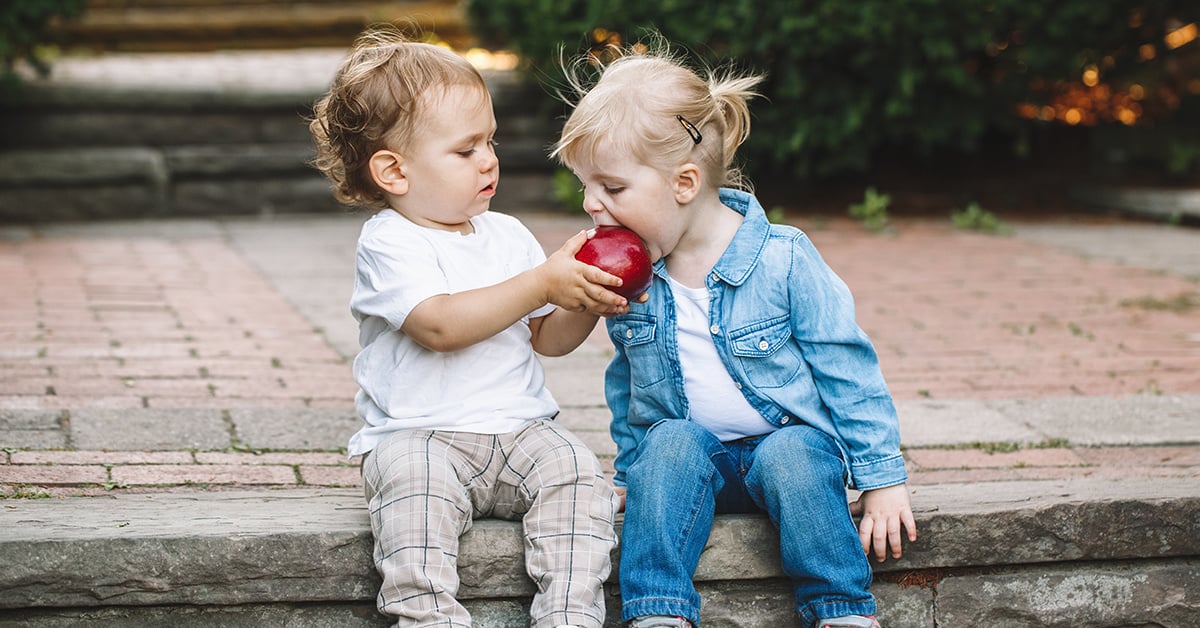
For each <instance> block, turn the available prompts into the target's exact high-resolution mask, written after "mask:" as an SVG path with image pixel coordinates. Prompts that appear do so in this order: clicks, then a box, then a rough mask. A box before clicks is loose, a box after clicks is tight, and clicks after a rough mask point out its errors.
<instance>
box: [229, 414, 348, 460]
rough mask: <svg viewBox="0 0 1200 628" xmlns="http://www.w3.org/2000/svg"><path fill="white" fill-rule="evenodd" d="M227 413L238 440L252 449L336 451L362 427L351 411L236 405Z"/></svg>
mask: <svg viewBox="0 0 1200 628" xmlns="http://www.w3.org/2000/svg"><path fill="white" fill-rule="evenodd" d="M229 416H230V418H231V419H232V421H233V425H234V430H235V433H236V434H237V437H238V439H239V440H240V441H241V443H242V444H243V445H245V446H247V447H250V448H252V449H266V450H273V449H275V450H277V449H283V450H287V449H300V450H323V451H337V450H340V449H345V448H346V444H347V443H348V442H349V441H350V437H351V436H353V435H354V433H355V432H356V431H358V429H359V428H360V427H361V426H362V421H361V420H360V419H359V418H358V416H357V415H355V414H354V413H353V411H341V412H339V411H336V410H316V409H305V408H297V409H291V408H283V409H279V408H256V409H244V408H236V409H233V410H231V411H230V412H229Z"/></svg>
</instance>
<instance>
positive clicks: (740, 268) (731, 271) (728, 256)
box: [713, 188, 771, 286]
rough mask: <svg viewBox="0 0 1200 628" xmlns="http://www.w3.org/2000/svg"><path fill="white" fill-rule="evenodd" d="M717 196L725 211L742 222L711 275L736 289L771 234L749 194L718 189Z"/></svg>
mask: <svg viewBox="0 0 1200 628" xmlns="http://www.w3.org/2000/svg"><path fill="white" fill-rule="evenodd" d="M720 195H721V202H722V203H724V204H725V206H726V207H729V208H730V209H732V210H734V211H736V212H737V213H739V214H742V215H743V216H745V218H744V219H743V220H742V226H740V227H738V230H737V233H736V234H734V236H733V241H732V242H730V243H729V247H728V248H726V249H725V253H724V254H723V255H722V256H721V259H719V260H717V265H716V266H715V267H713V272H714V273H716V275H717V276H718V277H720V278H721V280H722V281H724V282H726V283H729V284H732V285H735V286H740V285H742V282H744V281H746V278H747V277H749V276H750V271H752V270H754V267H755V265H757V264H758V258H759V257H760V256H761V255H762V251H763V247H765V246H766V243H767V237H768V236H769V235H770V232H771V223H770V221H768V220H767V214H766V212H765V211H763V208H762V205H760V204H759V203H758V199H757V198H755V197H754V195H753V194H750V193H749V192H743V191H741V190H733V189H729V188H721V190H720Z"/></svg>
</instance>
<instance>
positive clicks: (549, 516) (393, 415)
mask: <svg viewBox="0 0 1200 628" xmlns="http://www.w3.org/2000/svg"><path fill="white" fill-rule="evenodd" d="M310 129H311V131H312V133H313V136H314V138H315V139H316V143H317V159H316V161H315V164H316V165H317V167H318V168H320V169H321V170H322V171H323V172H324V173H325V174H326V175H327V176H328V177H329V179H330V180H331V181H333V183H334V186H335V189H334V194H335V196H337V198H338V199H339V200H341V201H343V202H346V203H352V204H359V205H365V206H368V207H371V208H373V209H375V210H377V213H376V214H375V215H374V216H373V217H371V218H370V219H369V220H368V221H367V222H366V223H365V224H364V226H363V229H362V234H361V236H360V238H359V242H358V247H357V252H356V255H357V258H356V279H355V286H354V292H353V296H352V298H351V311H352V313H353V314H354V317H355V318H356V319H357V320H358V322H359V339H360V344H361V345H362V351H361V352H360V353H359V355H358V357H357V358H356V359H355V362H354V376H355V380H356V381H357V382H358V384H359V387H360V390H359V392H358V395H357V399H356V406H357V409H358V412H359V414H360V416H361V417H362V419H363V422H364V426H363V428H362V429H361V430H360V431H359V432H358V433H357V434H355V435H354V436H353V438H351V440H350V454H351V455H360V454H361V455H363V456H364V459H363V483H364V487H365V492H366V497H367V501H368V506H369V511H370V518H371V529H372V532H373V533H374V537H375V549H374V558H375V564H376V567H377V569H378V570H379V573H380V575H381V576H382V578H383V583H382V586H381V588H380V591H379V596H378V600H377V602H378V607H379V610H380V612H382V613H384V614H385V615H388V616H390V617H392V618H394V619H395V621H396V622H397V625H400V626H427V625H439V626H446V625H450V626H469V625H470V624H471V617H470V614H469V613H468V612H467V611H466V609H465V608H463V606H462V605H461V604H460V603H459V602H458V601H457V599H456V597H457V593H458V586H459V579H458V573H457V566H456V562H455V561H456V557H457V554H458V540H459V536H460V535H461V534H462V533H464V532H466V531H467V530H468V529H469V528H470V527H471V522H472V520H473V519H474V518H477V517H500V518H505V519H519V520H522V521H523V523H524V530H525V534H526V537H527V538H526V552H525V556H526V567H527V570H528V572H529V576H530V577H531V578H532V579H533V580H534V581H535V582H536V583H537V588H538V591H539V592H538V594H537V595H535V596H534V601H533V605H532V608H531V609H530V614H531V618H532V625H534V626H539V627H543V626H545V627H553V626H567V625H571V626H590V627H599V626H601V625H602V624H603V623H604V612H605V608H604V595H603V590H602V583H603V582H604V580H605V578H607V577H608V574H609V571H610V569H611V564H610V559H609V554H610V552H611V551H612V549H613V548H614V547H615V545H616V537H615V534H614V531H613V518H614V516H615V513H616V511H617V507H618V499H617V497H616V496H615V494H614V492H613V489H612V486H611V484H610V483H609V481H608V479H607V478H605V477H604V475H603V473H602V470H601V467H600V463H599V461H598V460H597V459H596V456H595V454H594V453H592V452H591V451H590V450H588V448H587V447H586V446H585V445H584V444H583V443H582V442H581V441H580V440H579V439H578V438H576V437H575V436H574V435H573V434H571V433H570V432H569V431H567V430H566V429H564V428H563V427H561V426H559V425H557V424H556V423H555V422H554V421H553V419H554V417H555V416H556V415H557V414H558V406H557V404H556V403H555V401H554V398H553V397H552V396H551V395H550V393H549V392H548V391H547V390H546V388H545V386H544V376H543V371H542V366H541V364H540V363H539V361H538V359H537V357H536V356H535V355H534V352H535V351H536V352H538V353H541V354H544V355H562V354H565V353H567V352H569V351H571V350H573V349H575V348H576V347H577V346H579V344H580V343H581V342H583V340H584V339H585V338H586V337H587V336H588V334H589V333H590V332H591V330H592V328H593V327H594V326H595V324H596V321H597V320H598V318H599V316H603V315H614V314H621V313H625V312H627V311H628V309H629V308H628V302H627V301H626V299H624V298H623V297H621V296H619V295H617V294H616V293H614V292H611V291H610V290H608V288H607V286H617V285H619V284H620V280H619V279H618V278H616V277H614V276H612V275H609V274H608V273H605V272H603V271H601V270H600V269H598V268H595V267H592V266H589V265H587V264H583V263H581V262H578V261H576V260H575V259H574V254H575V253H576V252H577V251H578V250H579V248H580V247H581V246H582V245H583V243H584V242H585V241H586V238H587V236H586V234H585V233H584V232H581V233H579V234H577V235H576V236H574V237H572V238H571V239H570V240H568V241H567V242H566V244H564V245H563V247H562V248H561V249H559V250H558V251H557V252H555V253H554V254H552V255H550V256H549V258H547V257H546V255H545V253H544V252H543V251H542V248H541V246H540V245H539V244H538V242H537V240H535V239H534V237H533V235H532V234H531V233H530V232H529V230H528V229H526V228H525V227H524V226H523V225H522V224H521V223H520V222H519V221H517V220H516V219H515V218H512V217H509V216H505V215H502V214H496V213H489V212H488V209H489V206H490V204H491V199H492V197H493V196H494V195H495V193H496V184H497V181H498V177H499V165H498V161H497V159H496V154H495V151H494V145H495V142H494V141H493V136H494V134H495V132H496V120H495V116H494V114H493V111H492V101H491V97H490V95H489V94H488V90H487V86H486V85H485V83H484V81H483V78H482V77H481V76H480V74H479V73H478V72H477V71H476V70H475V69H474V68H473V67H471V66H470V65H469V64H468V63H466V62H465V61H464V60H463V59H462V58H460V57H459V56H457V55H455V54H454V53H452V52H450V51H447V50H444V49H442V48H438V47H436V46H432V45H429V44H422V43H414V42H409V41H405V40H404V39H403V37H401V36H399V35H397V34H395V33H394V32H390V31H378V30H377V31H372V32H369V33H367V34H366V35H364V36H363V37H362V38H360V39H359V41H358V42H357V43H356V45H355V48H354V50H352V51H351V54H350V56H349V58H348V59H347V60H346V62H345V63H344V65H343V66H342V68H341V69H340V70H339V72H338V74H337V76H336V77H335V79H334V81H333V84H332V86H331V88H330V91H329V93H328V94H327V95H326V96H325V97H323V98H322V99H321V100H319V101H318V102H317V103H316V106H315V109H314V118H313V121H312V123H311V124H310Z"/></svg>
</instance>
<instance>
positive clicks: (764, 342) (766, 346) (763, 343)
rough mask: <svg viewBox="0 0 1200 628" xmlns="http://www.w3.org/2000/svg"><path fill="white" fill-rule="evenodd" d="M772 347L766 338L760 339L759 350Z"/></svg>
mask: <svg viewBox="0 0 1200 628" xmlns="http://www.w3.org/2000/svg"><path fill="white" fill-rule="evenodd" d="M770 348H771V345H769V344H767V341H766V340H759V341H758V350H759V351H766V350H767V349H770Z"/></svg>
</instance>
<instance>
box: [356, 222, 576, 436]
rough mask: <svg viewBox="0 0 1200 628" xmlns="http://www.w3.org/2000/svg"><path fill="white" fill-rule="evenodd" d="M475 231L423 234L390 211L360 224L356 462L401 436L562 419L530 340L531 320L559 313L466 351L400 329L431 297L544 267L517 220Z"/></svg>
mask: <svg viewBox="0 0 1200 628" xmlns="http://www.w3.org/2000/svg"><path fill="white" fill-rule="evenodd" d="M471 224H472V225H473V226H474V228H475V230H474V233H472V234H469V235H462V234H459V233H457V232H452V231H441V230H437V229H430V228H427V227H421V226H418V225H416V224H414V223H412V222H410V221H409V220H408V219H406V218H404V217H403V216H401V215H400V214H398V213H396V212H394V211H392V210H390V209H389V210H383V211H381V212H379V213H378V214H376V215H375V216H373V217H372V218H371V219H370V220H368V221H367V222H366V224H364V225H363V228H362V233H361V234H360V235H359V239H358V249H357V253H356V264H355V267H356V268H355V273H356V278H355V283H354V293H353V295H352V296H351V298H350V311H351V313H352V314H353V315H354V317H355V318H356V319H357V320H358V322H359V344H360V345H361V346H362V351H360V352H359V354H358V357H357V358H355V360H354V379H355V381H356V382H357V383H358V385H359V392H358V395H357V397H356V398H355V405H356V407H357V410H358V414H359V416H360V417H362V419H363V422H364V423H365V424H366V425H364V426H363V428H362V429H361V430H359V431H358V433H356V434H355V435H354V436H353V437H351V439H350V452H349V453H350V455H352V456H354V455H358V454H362V453H366V452H368V451H371V450H372V449H374V448H375V446H376V445H378V444H379V442H380V441H381V440H382V439H383V438H384V437H385V436H386V435H387V434H389V433H391V432H394V431H397V430H409V429H438V430H448V431H458V432H474V433H480V434H502V433H507V432H512V431H515V430H516V429H518V428H520V427H521V426H522V425H523V424H525V423H526V422H528V421H530V420H534V419H539V418H548V417H552V416H554V415H555V414H557V413H558V404H557V403H555V401H554V398H553V397H552V396H551V395H550V392H549V391H548V390H546V387H545V374H544V372H543V370H542V365H541V362H539V361H538V358H537V356H536V355H535V354H534V352H533V347H532V346H531V344H530V332H529V318H530V317H533V318H536V317H540V316H545V315H547V314H549V313H550V312H552V311H553V310H554V306H553V305H546V306H544V307H542V308H540V309H538V310H537V311H535V312H533V313H531V314H530V315H529V316H528V317H526V318H524V319H522V320H520V321H518V322H517V323H515V324H514V325H512V326H511V327H509V328H508V329H506V330H504V331H502V332H500V333H499V334H497V335H495V336H493V337H491V338H488V339H487V340H484V341H483V342H479V343H476V344H474V345H472V346H470V347H467V348H465V349H462V350H460V351H453V352H447V353H439V352H436V351H430V350H429V349H426V348H425V347H422V346H421V345H419V344H418V343H417V342H416V341H414V340H413V339H412V338H409V337H408V336H407V335H405V334H403V333H401V332H400V331H399V330H400V326H401V325H402V324H403V323H404V320H405V318H406V317H407V316H408V314H409V313H410V312H412V310H413V308H414V307H416V306H417V304H419V303H421V302H422V301H424V300H426V299H428V298H430V297H432V296H436V295H440V294H453V293H456V292H463V291H465V290H471V289H474V288H482V287H485V286H491V285H495V284H497V283H500V282H502V281H504V280H506V279H509V278H511V277H512V276H514V275H517V274H518V273H521V272H523V271H525V270H528V269H530V268H533V267H534V266H537V265H538V264H541V263H542V262H543V261H545V259H546V254H545V252H544V251H543V250H542V247H541V245H540V244H539V243H538V241H537V239H536V238H534V236H533V234H532V233H530V232H529V230H528V229H527V228H525V226H524V225H522V224H521V223H520V221H518V220H517V219H516V218H513V217H511V216H507V215H504V214H497V213H494V212H485V213H483V214H481V215H479V216H476V217H475V218H472V219H471Z"/></svg>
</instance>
